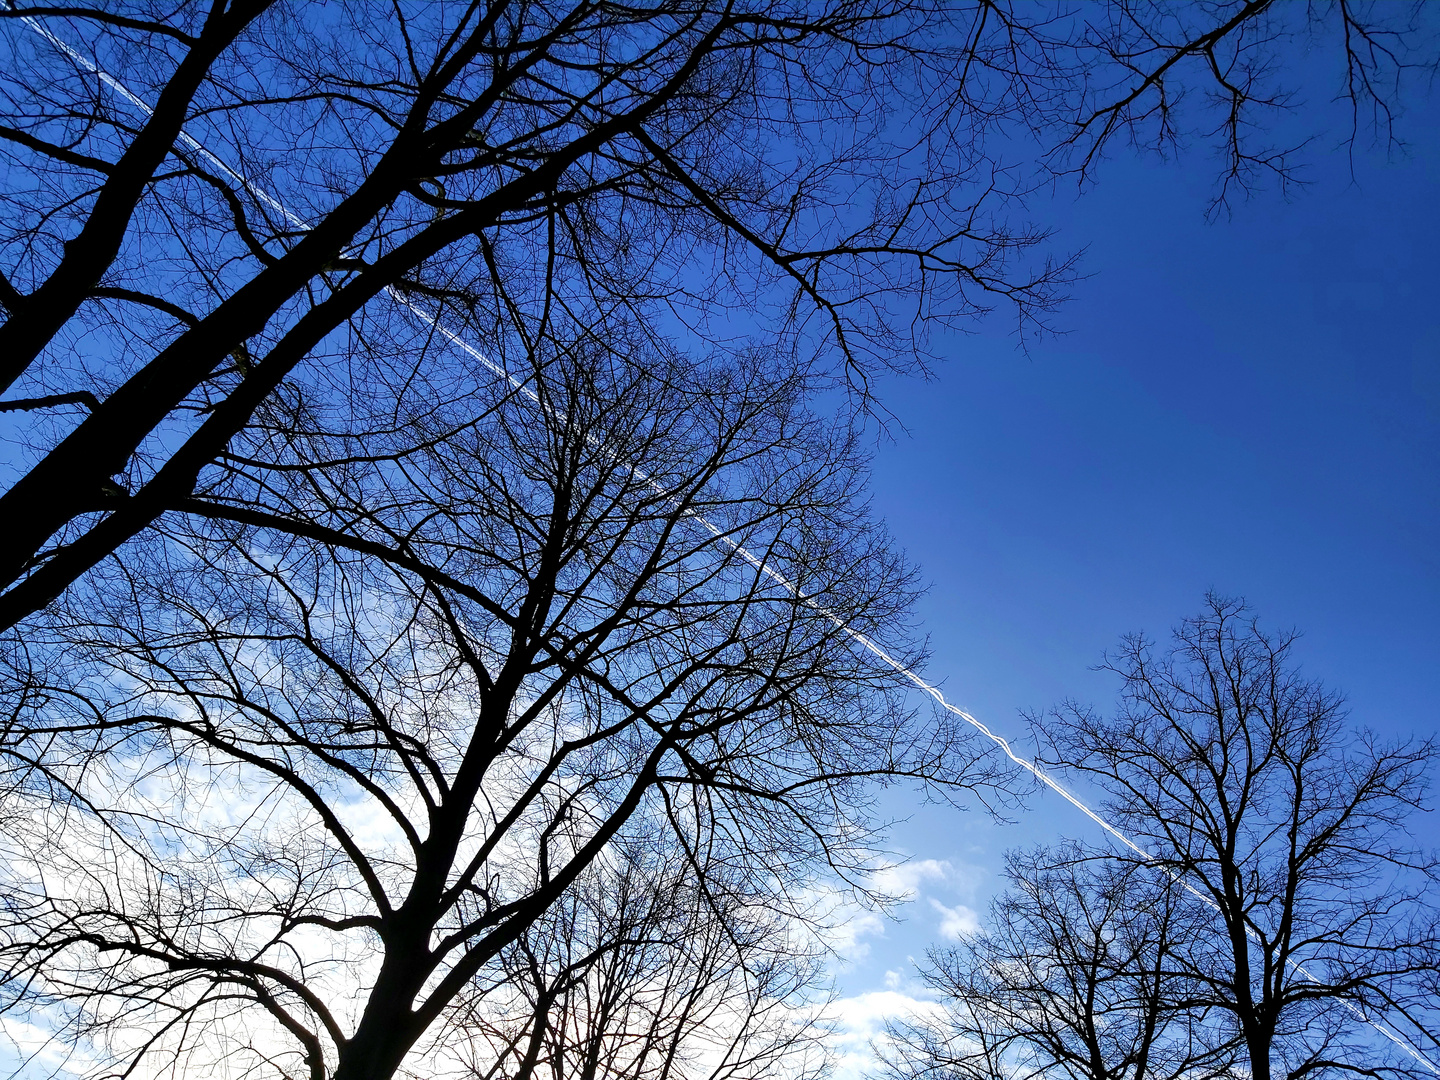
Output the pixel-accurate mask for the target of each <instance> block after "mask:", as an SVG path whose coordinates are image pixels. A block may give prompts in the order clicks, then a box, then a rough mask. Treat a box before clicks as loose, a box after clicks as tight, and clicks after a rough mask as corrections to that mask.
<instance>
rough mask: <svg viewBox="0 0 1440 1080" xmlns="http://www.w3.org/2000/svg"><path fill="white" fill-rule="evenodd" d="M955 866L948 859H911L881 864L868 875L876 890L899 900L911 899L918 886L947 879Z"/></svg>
mask: <svg viewBox="0 0 1440 1080" xmlns="http://www.w3.org/2000/svg"><path fill="white" fill-rule="evenodd" d="M954 873H955V868H954V867H953V866H951V865H950V862H949V860H948V859H912V860H910V861H909V862H904V863H897V864H895V865H894V866H882V867H881V868H880V869H879V870H876V871H875V873H873V874H872V875H870V885H871V887H872V888H873V889H875V891H876V892H880V893H884V894H885V895H886V896H893V897H895V898H897V899H899V900H913V899H915V895H916V894H917V893H918V892H919V891H920V886H921V885H922V884H923V883H924V882H927V881H948V880H950V878H951V877H952V876H953V875H954Z"/></svg>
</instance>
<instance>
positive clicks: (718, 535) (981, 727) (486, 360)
mask: <svg viewBox="0 0 1440 1080" xmlns="http://www.w3.org/2000/svg"><path fill="white" fill-rule="evenodd" d="M21 22H23V23H24V24H25V25H26V26H27V27H29V28H30V29H31V30H33V31H34V32H35V33H37V34H39V35H40V36H41V37H43V38H44V39H45V40H46V41H48V42H50V43H51V44H52V45H54V46H55V47H56V48H57V49H59V50H60V51H61V52H63V53H64V54H65V55H66V56H68V57H70V58H71V59H72V60H74V61H75V62H76V63H77V64H79V65H80V66H82V67H83V68H85V69H86V70H88V71H89V72H90V73H91V74H93V75H95V76H96V77H97V78H99V79H100V80H101V81H102V82H103V83H104V84H105V85H106V86H108V87H110V88H111V89H112V90H114V91H115V92H116V93H118V94H119V95H120V96H121V97H123V98H124V99H125V100H126V101H128V102H130V103H131V104H132V105H134V106H135V108H136V109H138V110H140V111H141V112H143V113H144V114H145V115H146V116H151V115H153V113H154V110H152V109H151V108H150V106H149V105H148V104H147V103H146V102H145V101H144V100H143V99H142V98H140V97H139V96H137V95H136V94H134V93H133V92H131V90H130V88H129V87H127V86H126V85H125V84H124V83H122V82H120V81H119V80H118V79H116V78H115V77H114V76H112V75H111V74H110V73H109V72H107V71H105V70H104V69H103V68H101V67H100V66H99V65H98V64H96V63H94V62H93V61H91V60H89V59H87V58H86V57H84V56H83V55H81V54H80V53H79V52H77V51H76V50H75V49H73V48H72V47H71V46H70V45H68V44H66V42H64V41H63V40H62V39H60V38H59V37H57V36H56V35H55V34H53V33H51V32H50V31H49V30H47V29H46V28H45V27H44V26H42V25H41V23H40V22H39V20H38V19H36V18H34V17H32V16H28V15H27V16H24V17H22V19H21ZM179 137H180V140H181V141H182V142H184V144H185V145H186V146H188V147H190V149H192V150H194V151H195V152H196V153H198V154H201V155H203V156H204V158H205V159H206V160H207V161H209V162H210V163H211V164H212V165H214V166H215V167H216V168H218V169H220V170H221V171H223V172H224V173H225V174H226V175H227V176H229V177H231V178H232V179H233V180H234V181H235V182H236V183H237V184H239V185H240V186H241V187H243V188H244V189H245V190H246V191H248V192H249V193H250V195H251V197H252V198H254V199H255V200H256V201H257V202H261V203H264V204H265V205H266V206H268V207H270V208H271V209H272V210H274V211H276V212H277V213H279V214H280V215H282V216H283V217H284V218H285V220H286V221H288V222H289V223H290V224H291V225H293V226H295V227H296V228H297V229H303V230H309V229H310V228H311V225H310V223H309V222H307V221H305V220H304V219H303V218H301V217H300V216H299V215H297V214H295V213H294V212H293V211H291V210H290V208H289V207H288V206H286V205H285V204H284V203H283V202H281V201H280V200H279V199H277V198H276V197H275V196H273V195H271V194H270V193H269V192H267V191H265V190H264V189H262V188H259V187H257V186H256V185H254V184H252V183H250V182H249V181H248V180H246V179H245V178H244V177H243V176H241V175H240V174H239V173H237V172H236V171H235V170H234V169H232V168H231V167H230V166H229V165H228V164H226V163H225V161H223V160H222V159H221V158H219V157H217V156H216V155H215V154H213V153H211V152H210V151H209V150H208V149H206V148H205V146H204V144H202V143H201V142H200V141H199V140H198V139H195V138H193V137H192V136H190V135H188V134H186V132H185V131H184V130H181V131H180V133H179ZM384 291H385V293H386V295H388V296H389V297H390V298H391V299H392V300H394V301H396V302H397V303H399V304H400V305H401V306H402V307H404V308H406V309H407V310H408V311H410V312H411V313H412V314H413V315H415V316H416V317H417V318H419V319H420V320H422V321H423V322H425V323H426V324H427V325H428V326H430V327H431V328H432V329H433V330H435V331H436V332H437V333H439V334H440V335H441V336H442V337H444V338H445V340H446V341H448V342H450V344H452V345H454V346H455V347H456V348H458V349H460V350H462V351H463V352H465V353H466V354H467V355H468V356H470V357H472V358H474V359H475V360H477V361H479V363H480V364H482V365H483V366H484V367H485V368H486V369H487V370H489V371H490V372H491V373H493V374H495V375H498V376H500V377H501V378H503V379H505V380H506V381H507V382H508V383H509V384H510V385H511V387H513V388H514V389H515V390H516V391H517V392H519V393H521V394H523V395H524V396H525V397H526V398H528V399H529V400H530V401H532V402H533V403H534V404H535V405H536V406H537V407H539V408H540V409H542V410H545V411H546V412H549V413H551V414H552V415H553V414H554V410H553V408H552V407H551V406H548V405H546V404H545V403H544V402H542V401H541V399H540V396H539V394H537V393H536V392H535V391H534V390H533V389H532V388H531V387H530V386H529V385H528V384H527V383H526V382H525V381H522V380H520V379H518V378H517V377H516V376H514V375H512V374H511V373H510V372H509V371H508V370H507V369H506V368H505V367H504V366H503V365H501V364H498V363H496V362H495V361H494V360H492V359H490V357H489V356H488V355H486V354H485V353H484V352H482V351H481V350H479V349H477V348H476V347H475V346H474V345H472V344H471V343H470V342H468V341H466V340H465V339H464V338H462V337H461V336H460V335H458V334H456V333H454V332H453V331H452V330H450V329H449V328H448V327H446V326H445V325H444V324H443V323H442V322H441V321H440V319H439V317H438V316H436V315H434V314H432V313H430V312H429V311H427V310H426V309H425V308H423V307H421V306H420V305H418V304H416V303H414V302H413V301H412V300H410V299H409V298H408V297H407V296H405V295H404V294H403V293H401V292H400V291H399V290H398V289H396V288H395V287H394V286H393V285H387V286H385V290H384ZM587 440H589V441H590V442H592V443H593V442H594V436H587ZM635 475H637V476H639V477H640V478H641V479H642V480H645V481H646V482H647V483H649V484H650V485H651V486H652V487H655V488H656V490H657V491H659V490H660V489H659V487H658V485H657V484H656V483H655V482H654V481H652V480H650V479H649V477H647V476H645V474H644V473H642V472H640V471H638V470H636V472H635ZM661 494H664V492H663V491H662V492H661ZM686 516H687V517H690V518H691V519H693V520H694V521H696V522H697V523H698V524H700V525H702V526H704V528H705V529H707V530H708V531H709V532H710V534H711V535H712V536H713V537H714V538H715V541H716V542H717V543H719V544H721V545H723V546H725V547H728V548H729V549H730V550H731V551H733V552H735V554H737V555H739V556H740V557H741V558H742V559H744V560H745V561H746V562H748V563H749V564H750V565H751V566H753V567H754V568H755V569H756V570H757V571H758V572H760V573H762V574H764V575H765V576H766V577H768V578H770V579H771V580H772V581H774V582H775V583H776V584H778V585H780V586H781V587H782V588H784V589H785V590H786V591H788V592H789V593H790V594H791V595H792V596H794V597H795V598H796V599H798V600H800V601H801V602H802V603H804V604H806V605H808V606H809V607H811V608H812V609H814V610H815V611H817V612H819V613H820V614H821V615H823V616H824V617H825V618H826V619H828V620H829V621H830V622H831V623H832V624H833V625H834V626H835V627H836V628H837V629H839V630H840V631H841V632H842V633H844V634H846V635H847V636H848V637H849V638H850V640H852V641H854V642H855V643H856V644H857V645H859V646H860V647H861V648H863V649H865V650H866V651H867V652H869V653H870V654H871V655H873V656H875V657H876V658H878V659H879V660H881V661H882V662H884V663H885V664H887V665H888V666H889V667H890V668H892V669H893V670H894V671H896V672H897V673H899V674H900V675H903V676H904V677H905V678H906V679H907V680H909V681H910V682H911V683H913V684H914V685H915V687H916V688H917V689H919V690H920V691H922V692H923V693H925V694H928V695H929V696H930V697H931V698H933V699H934V701H935V703H936V704H937V705H939V706H940V708H942V709H943V710H945V711H946V712H948V713H950V714H951V715H952V716H957V717H959V718H960V719H961V720H963V721H964V722H965V723H967V724H969V725H970V726H971V727H972V728H974V729H975V730H976V731H978V732H979V733H980V734H981V735H983V736H984V737H985V738H987V739H989V740H990V742H991V743H993V744H994V745H995V746H996V747H998V748H999V749H1000V751H1001V752H1002V753H1003V754H1004V755H1005V756H1006V757H1007V758H1009V759H1010V761H1012V762H1013V763H1014V764H1016V765H1018V766H1019V767H1020V768H1021V769H1023V770H1024V771H1026V772H1028V773H1029V774H1030V775H1031V776H1033V777H1034V778H1035V779H1036V780H1038V781H1039V782H1040V783H1041V784H1043V785H1044V786H1045V787H1047V788H1049V789H1050V790H1051V791H1053V792H1055V793H1056V794H1057V795H1059V796H1060V797H1061V798H1062V799H1064V800H1065V801H1066V802H1068V803H1069V804H1070V805H1071V806H1073V807H1075V809H1077V810H1079V811H1080V812H1081V813H1082V814H1084V815H1085V816H1086V817H1087V818H1089V819H1090V820H1091V821H1093V822H1094V823H1095V824H1096V825H1098V826H1100V828H1102V829H1103V830H1105V832H1106V833H1108V834H1109V835H1110V836H1111V837H1112V838H1113V839H1114V840H1115V841H1116V842H1117V843H1119V844H1121V845H1122V846H1124V847H1126V848H1128V849H1129V850H1130V851H1132V852H1134V853H1135V854H1136V855H1139V856H1140V858H1141V859H1143V860H1144V861H1145V862H1147V863H1150V864H1152V865H1156V866H1157V869H1159V870H1161V871H1162V872H1163V873H1165V874H1166V875H1167V876H1168V877H1169V878H1170V879H1171V880H1172V881H1174V882H1175V883H1176V884H1177V885H1179V886H1180V887H1181V888H1182V889H1184V890H1185V891H1186V892H1187V893H1188V894H1189V895H1190V896H1192V897H1194V898H1195V899H1196V900H1199V901H1200V902H1201V903H1202V904H1205V905H1206V906H1207V907H1209V908H1211V909H1212V910H1214V911H1220V905H1219V904H1218V903H1217V902H1216V901H1215V899H1214V898H1213V897H1211V896H1209V895H1207V894H1206V893H1204V892H1201V891H1200V890H1199V889H1198V888H1196V887H1195V886H1194V885H1192V884H1190V882H1188V881H1186V880H1185V879H1184V877H1183V875H1181V874H1180V872H1179V871H1177V870H1174V869H1171V868H1169V867H1166V866H1164V865H1163V864H1160V863H1159V859H1158V857H1157V856H1155V855H1153V854H1151V853H1150V852H1149V851H1147V850H1146V849H1145V848H1143V847H1141V846H1140V845H1139V844H1137V843H1136V842H1135V841H1134V840H1131V839H1130V837H1128V836H1126V835H1125V834H1124V833H1123V832H1121V831H1120V830H1119V829H1118V828H1116V827H1115V826H1114V825H1112V824H1111V823H1110V822H1108V821H1106V820H1105V819H1104V818H1103V817H1101V816H1100V815H1099V814H1098V813H1096V812H1095V811H1094V810H1092V809H1090V807H1089V806H1087V805H1086V804H1085V802H1083V801H1082V800H1081V799H1080V798H1079V797H1078V796H1076V795H1075V794H1073V793H1072V792H1071V791H1069V790H1068V789H1067V788H1066V787H1065V786H1064V785H1063V784H1061V783H1060V782H1059V781H1058V780H1056V779H1055V778H1054V777H1053V776H1051V775H1050V774H1049V773H1047V772H1046V771H1045V770H1044V769H1042V768H1040V766H1039V765H1037V764H1035V762H1033V761H1030V760H1028V759H1027V758H1024V757H1021V756H1020V755H1019V754H1017V753H1015V751H1014V749H1013V748H1012V747H1011V746H1010V743H1009V741H1008V740H1007V739H1005V738H1004V736H1001V735H997V734H996V733H995V732H993V731H991V730H990V728H989V727H987V726H986V725H985V724H984V723H982V722H981V721H980V720H978V719H977V718H976V717H974V716H972V715H971V714H970V713H968V712H966V711H965V710H964V709H962V708H960V707H959V706H958V705H954V704H951V703H950V702H949V701H946V700H945V695H944V694H943V693H942V692H941V691H940V688H939V687H938V686H936V685H935V684H934V683H931V682H928V681H926V680H925V679H924V678H922V677H921V676H920V675H919V674H918V673H917V672H916V671H914V670H913V669H912V668H910V667H908V666H906V665H905V664H904V663H902V662H901V661H899V660H896V659H895V658H894V657H893V656H891V655H890V654H889V653H888V652H886V651H885V650H884V649H883V648H881V646H879V645H878V644H876V643H875V642H874V641H873V640H872V639H871V638H870V637H869V636H868V635H866V634H863V633H861V632H860V631H859V630H856V629H855V628H854V627H852V626H851V625H850V624H849V623H848V622H847V621H846V620H845V619H844V618H843V617H842V616H840V615H837V614H835V613H834V612H831V611H829V610H827V609H826V608H824V607H823V606H821V605H820V604H819V603H818V602H817V601H816V600H814V599H813V598H811V597H808V596H806V595H805V594H804V593H803V592H801V590H800V587H799V585H797V584H796V583H795V582H793V581H791V580H790V579H789V578H788V577H786V576H785V575H784V574H782V573H780V571H778V570H776V569H775V568H774V567H772V566H770V565H769V563H768V562H767V561H766V560H765V559H763V558H761V557H760V556H758V555H756V554H755V553H754V552H752V551H750V550H749V549H747V548H746V547H745V546H744V545H742V544H740V543H738V542H737V541H735V540H734V539H732V538H731V537H730V536H729V535H727V534H726V533H725V532H724V531H723V530H721V529H720V527H719V526H717V525H715V524H714V523H713V522H712V521H710V520H709V519H708V518H705V517H704V516H702V515H700V514H698V513H695V512H693V511H686ZM1246 933H1247V934H1248V935H1249V936H1250V937H1251V938H1252V939H1254V940H1256V941H1257V942H1259V941H1260V940H1261V939H1260V932H1259V931H1258V930H1256V929H1255V928H1254V927H1248V926H1247V927H1246ZM1285 963H1286V965H1287V966H1288V967H1289V968H1290V970H1291V971H1293V972H1295V973H1296V974H1297V975H1300V976H1302V977H1303V978H1305V979H1307V980H1308V981H1310V982H1312V983H1319V982H1320V979H1319V978H1317V977H1316V976H1315V975H1314V974H1312V973H1311V972H1310V971H1309V970H1307V969H1306V968H1305V967H1304V965H1302V964H1300V963H1298V962H1296V961H1294V960H1291V959H1288V958H1287V959H1286V961H1285ZM1337 1000H1339V1001H1340V1004H1342V1005H1344V1006H1345V1008H1347V1009H1348V1010H1350V1012H1351V1014H1352V1015H1354V1016H1355V1017H1356V1018H1357V1019H1359V1020H1360V1021H1362V1022H1363V1023H1365V1024H1368V1025H1369V1026H1370V1027H1372V1028H1374V1029H1375V1030H1376V1031H1378V1032H1379V1033H1380V1034H1381V1035H1383V1036H1385V1038H1386V1039H1388V1040H1389V1041H1390V1042H1392V1043H1394V1044H1395V1045H1396V1046H1398V1047H1399V1048H1400V1049H1402V1050H1404V1051H1405V1052H1406V1053H1407V1054H1408V1055H1410V1057H1412V1058H1414V1059H1415V1060H1416V1061H1418V1062H1420V1063H1421V1064H1422V1065H1424V1066H1425V1067H1426V1068H1427V1069H1429V1070H1430V1072H1432V1073H1434V1074H1435V1075H1437V1076H1440V1067H1437V1066H1436V1065H1435V1064H1434V1063H1433V1062H1432V1061H1430V1059H1429V1058H1428V1057H1426V1056H1425V1055H1424V1054H1422V1053H1421V1052H1420V1051H1419V1050H1418V1049H1417V1048H1416V1047H1415V1046H1414V1045H1412V1044H1411V1042H1410V1041H1409V1039H1408V1038H1406V1037H1405V1036H1404V1035H1402V1034H1401V1033H1400V1032H1398V1031H1394V1030H1392V1029H1391V1028H1390V1027H1389V1026H1388V1025H1385V1024H1382V1023H1381V1022H1379V1021H1378V1020H1373V1019H1371V1018H1370V1017H1368V1016H1366V1015H1365V1013H1364V1012H1363V1011H1362V1010H1361V1009H1360V1007H1359V1006H1358V1005H1356V1004H1354V1003H1353V1002H1351V1001H1346V1000H1345V999H1343V998H1341V999H1337Z"/></svg>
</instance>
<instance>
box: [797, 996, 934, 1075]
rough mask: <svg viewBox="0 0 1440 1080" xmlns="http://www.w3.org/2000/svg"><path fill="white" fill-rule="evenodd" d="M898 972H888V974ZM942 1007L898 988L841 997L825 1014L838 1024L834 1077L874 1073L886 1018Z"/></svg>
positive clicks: (931, 1011) (926, 1012)
mask: <svg viewBox="0 0 1440 1080" xmlns="http://www.w3.org/2000/svg"><path fill="white" fill-rule="evenodd" d="M892 974H896V973H895V972H887V973H886V977H887V981H888V978H889V975H892ZM939 1012H940V1006H939V1005H938V1004H937V1003H936V1002H933V1001H923V1000H921V999H920V998H914V997H910V996H909V995H908V994H903V993H900V992H899V991H897V990H874V991H871V992H869V993H865V994H857V995H855V996H854V997H848V998H840V999H839V1000H838V1001H835V1002H832V1003H831V1004H830V1006H829V1008H827V1009H826V1011H825V1015H826V1017H827V1018H828V1019H829V1020H830V1021H831V1022H832V1023H833V1024H834V1025H835V1034H834V1036H833V1037H832V1039H831V1046H832V1047H833V1049H834V1051H835V1071H834V1073H833V1074H832V1076H833V1077H834V1080H861V1078H862V1077H865V1076H867V1075H873V1073H874V1070H875V1065H876V1063H877V1059H876V1056H875V1043H877V1042H882V1041H883V1040H884V1038H885V1024H886V1022H887V1021H891V1020H899V1019H903V1018H905V1017H908V1016H927V1015H930V1016H933V1015H937V1014H938V1013H939Z"/></svg>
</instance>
